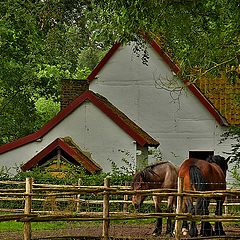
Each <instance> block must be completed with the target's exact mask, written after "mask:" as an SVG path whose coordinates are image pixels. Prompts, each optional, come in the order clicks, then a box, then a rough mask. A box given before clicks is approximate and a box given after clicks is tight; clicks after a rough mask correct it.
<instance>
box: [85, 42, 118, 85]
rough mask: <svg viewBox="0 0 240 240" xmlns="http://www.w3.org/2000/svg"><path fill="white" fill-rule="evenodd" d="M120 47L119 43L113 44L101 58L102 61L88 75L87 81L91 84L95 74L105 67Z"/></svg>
mask: <svg viewBox="0 0 240 240" xmlns="http://www.w3.org/2000/svg"><path fill="white" fill-rule="evenodd" d="M120 46H121V44H120V43H115V44H113V46H112V47H111V49H110V50H109V51H108V52H107V54H106V55H105V56H104V57H103V59H102V60H101V61H100V62H99V63H98V64H97V66H96V67H95V68H94V69H93V71H92V72H91V73H90V75H89V76H88V77H87V79H88V81H89V82H91V81H92V80H93V79H94V78H95V77H96V76H97V74H98V73H99V72H100V71H101V69H102V68H103V67H104V66H105V64H106V63H107V62H108V60H109V59H110V58H111V57H112V56H113V54H114V53H115V52H116V51H117V49H118V48H119V47H120Z"/></svg>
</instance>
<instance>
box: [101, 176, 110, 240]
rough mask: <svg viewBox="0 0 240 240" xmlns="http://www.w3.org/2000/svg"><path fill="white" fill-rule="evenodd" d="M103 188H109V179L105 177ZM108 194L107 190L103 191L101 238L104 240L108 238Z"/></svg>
mask: <svg viewBox="0 0 240 240" xmlns="http://www.w3.org/2000/svg"><path fill="white" fill-rule="evenodd" d="M104 187H105V188H109V187H110V177H106V178H105V179H104ZM109 225H110V224H109V192H108V191H107V190H105V191H104V195H103V230H102V231H103V232H102V237H103V239H104V240H107V239H108V238H109Z"/></svg>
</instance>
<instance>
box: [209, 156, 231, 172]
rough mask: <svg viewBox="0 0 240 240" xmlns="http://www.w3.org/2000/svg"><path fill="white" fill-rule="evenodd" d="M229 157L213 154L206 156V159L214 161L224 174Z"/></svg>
mask: <svg viewBox="0 0 240 240" xmlns="http://www.w3.org/2000/svg"><path fill="white" fill-rule="evenodd" d="M230 158H231V157H228V158H227V159H225V158H224V157H222V156H220V155H213V156H210V157H208V158H207V161H208V162H210V163H216V164H217V165H218V166H219V167H220V168H221V169H222V171H223V173H224V174H225V176H226V173H227V170H228V161H229V160H230Z"/></svg>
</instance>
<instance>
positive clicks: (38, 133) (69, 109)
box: [0, 92, 87, 154]
mask: <svg viewBox="0 0 240 240" xmlns="http://www.w3.org/2000/svg"><path fill="white" fill-rule="evenodd" d="M86 97H87V92H85V93H83V94H82V95H81V96H79V97H78V98H77V99H76V101H73V102H72V103H70V104H69V105H68V106H67V107H66V108H65V109H63V110H62V111H61V112H59V113H58V114H57V115H56V116H55V117H53V118H52V119H51V120H50V121H49V122H48V123H46V124H45V125H44V126H43V127H42V128H40V129H39V130H38V131H36V132H34V133H32V134H29V135H27V136H25V137H22V138H19V139H17V140H16V141H13V142H10V143H7V144H4V145H1V146H0V154H1V153H4V152H7V151H10V150H12V149H14V148H17V147H20V146H22V145H24V144H27V143H30V142H33V141H36V140H37V139H40V138H42V137H43V136H44V135H45V134H47V133H48V132H49V131H50V130H51V129H52V128H54V127H55V126H56V125H57V124H58V123H60V122H61V121H62V120H63V119H64V118H65V117H67V116H68V115H69V114H70V113H71V112H72V111H74V110H75V108H76V107H77V106H78V104H80V103H81V102H83V101H84V100H85V99H86Z"/></svg>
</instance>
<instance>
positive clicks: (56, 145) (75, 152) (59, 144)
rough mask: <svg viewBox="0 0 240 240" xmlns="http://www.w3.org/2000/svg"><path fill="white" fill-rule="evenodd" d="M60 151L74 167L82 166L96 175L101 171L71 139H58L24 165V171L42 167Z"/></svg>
mask: <svg viewBox="0 0 240 240" xmlns="http://www.w3.org/2000/svg"><path fill="white" fill-rule="evenodd" d="M58 151H60V152H61V153H60V154H61V155H62V156H64V157H65V159H66V160H68V161H69V162H71V163H72V164H73V165H81V166H83V167H84V168H85V169H86V170H87V171H88V172H90V173H95V172H98V171H100V170H101V167H100V166H99V165H98V164H97V163H96V162H95V161H93V160H92V159H91V158H90V157H88V156H87V155H86V154H85V153H84V152H82V151H81V150H80V148H79V147H78V146H76V144H74V142H73V141H72V140H71V139H70V138H57V139H56V140H54V141H53V142H52V143H50V144H49V145H48V146H47V147H45V148H44V149H43V150H42V151H40V152H39V153H38V154H37V155H35V156H34V157H33V158H32V159H30V160H29V161H28V162H26V163H25V164H24V165H22V167H21V169H22V170H23V171H27V170H31V169H32V168H34V167H36V166H41V165H43V164H44V163H46V162H47V161H49V160H50V159H51V158H52V157H55V156H56V155H57V152H58Z"/></svg>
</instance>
